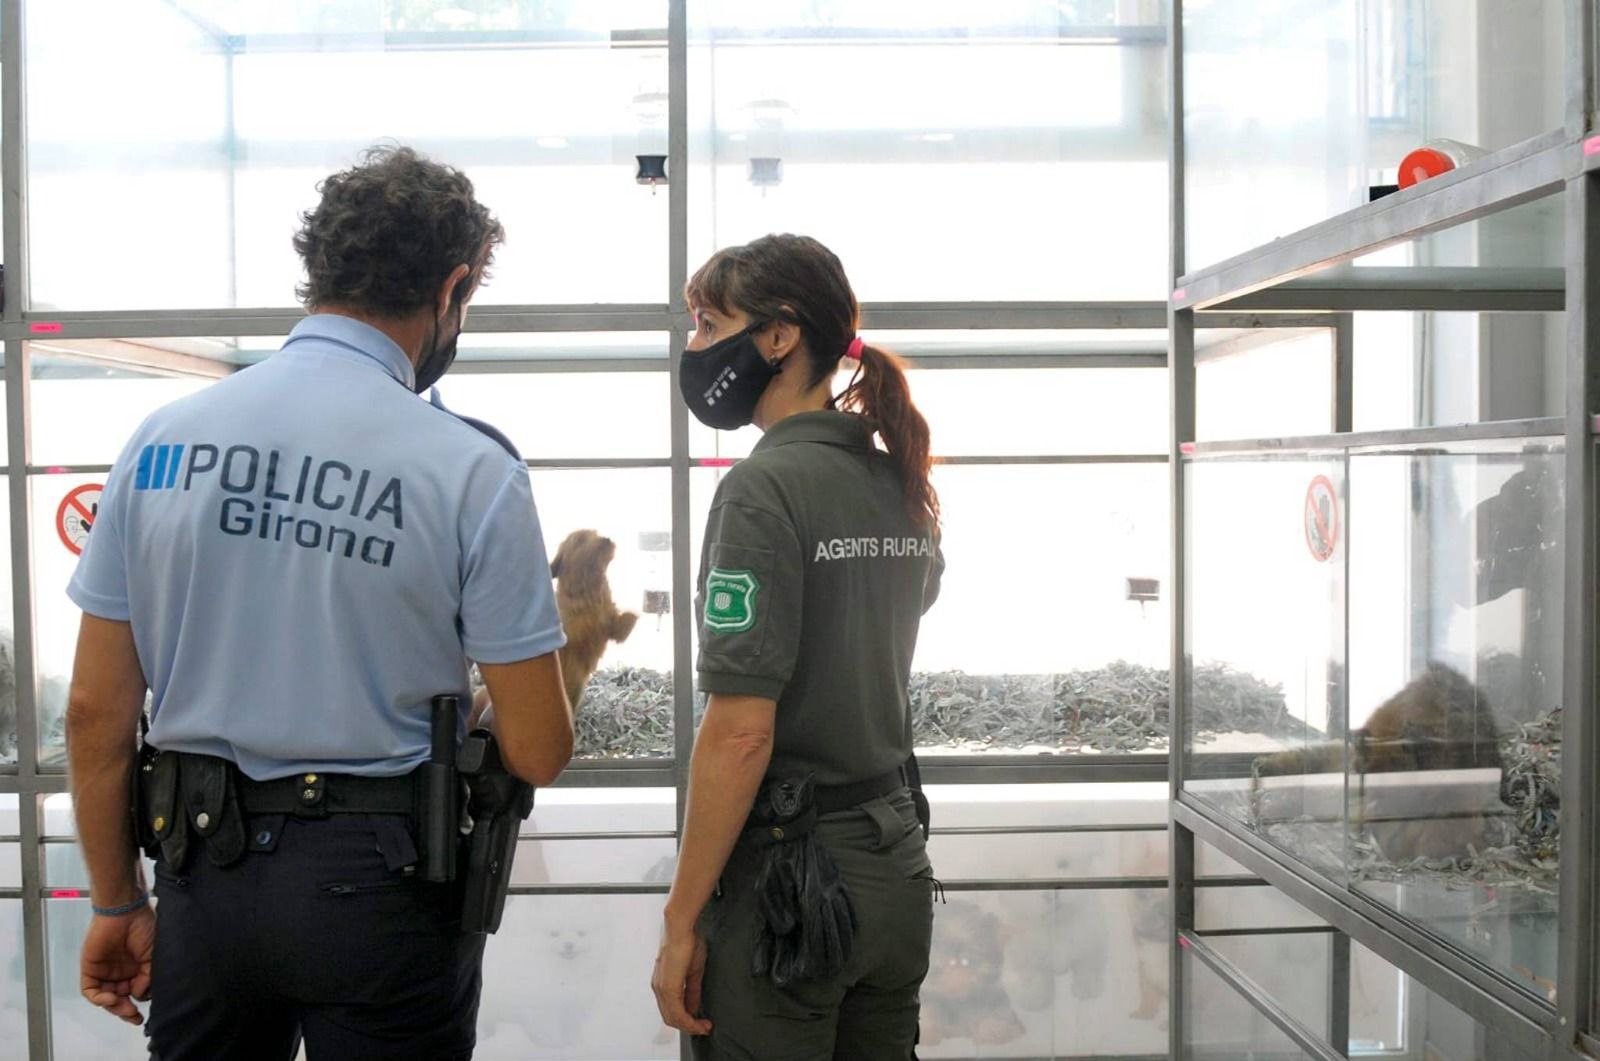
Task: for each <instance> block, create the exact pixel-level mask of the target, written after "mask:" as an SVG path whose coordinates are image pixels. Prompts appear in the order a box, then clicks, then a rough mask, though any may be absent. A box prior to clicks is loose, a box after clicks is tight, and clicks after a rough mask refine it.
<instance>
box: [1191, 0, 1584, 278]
mask: <svg viewBox="0 0 1600 1061" xmlns="http://www.w3.org/2000/svg"><path fill="white" fill-rule="evenodd" d="M1258 7H1259V5H1256V4H1254V3H1251V2H1250V0H1214V2H1211V3H1205V4H1197V5H1192V6H1191V7H1188V8H1185V9H1184V56H1183V59H1184V105H1185V108H1184V152H1185V177H1186V186H1187V195H1188V210H1187V217H1188V248H1189V251H1188V253H1189V267H1190V268H1191V269H1197V268H1199V267H1202V266H1205V265H1209V264H1212V263H1214V262H1217V261H1220V260H1222V259H1224V258H1227V257H1229V256H1231V255H1234V254H1237V253H1240V252H1241V251H1244V250H1246V249H1248V248H1250V247H1255V246H1260V245H1262V244H1265V243H1268V242H1270V241H1271V240H1272V239H1273V238H1275V237H1277V236H1281V235H1283V234H1285V233H1288V232H1292V231H1294V230H1296V229H1300V228H1304V227H1305V226H1307V225H1311V224H1314V223H1316V222H1318V221H1321V220H1322V219H1324V218H1326V217H1330V216H1332V215H1334V214H1337V213H1340V212H1342V211H1345V210H1348V209H1350V208H1351V207H1353V206H1357V205H1360V204H1361V203H1363V202H1365V201H1367V198H1368V188H1369V186H1371V185H1378V184H1389V183H1393V182H1394V181H1395V180H1396V175H1397V172H1398V169H1399V165H1400V162H1401V159H1403V158H1404V157H1405V155H1406V154H1407V153H1408V152H1410V151H1411V150H1412V149H1414V148H1417V147H1421V146H1422V145H1423V144H1424V142H1426V141H1428V140H1429V139H1431V138H1436V137H1447V138H1450V139H1453V140H1457V141H1460V142H1463V143H1465V144H1468V145H1472V146H1474V147H1477V148H1482V149H1487V150H1496V149H1499V148H1504V147H1507V146H1509V145H1512V144H1516V143H1519V142H1521V141H1524V140H1527V139H1529V138H1531V137H1535V136H1538V135H1540V134H1542V133H1545V132H1548V131H1550V130H1554V129H1559V128H1561V126H1562V122H1563V115H1564V107H1565V80H1564V76H1563V74H1564V71H1565V69H1566V63H1565V56H1564V41H1565V24H1564V20H1563V5H1562V4H1561V3H1560V2H1559V0H1530V2H1529V3H1524V4H1503V3H1487V4H1475V5H1471V6H1470V7H1468V8H1463V7H1462V6H1461V5H1460V4H1458V3H1455V2H1454V0H1303V2H1301V3H1297V4H1294V5H1292V6H1291V7H1289V8H1288V9H1286V10H1284V11H1283V12H1281V13H1280V17H1276V18H1272V19H1261V18H1260V17H1258V16H1259V10H1258ZM1484 41H1493V42H1494V47H1493V48H1485V47H1483V46H1482V43H1481V42H1484ZM1264 84H1270V85H1271V86H1272V91H1270V92H1263V91H1261V86H1262V85H1264Z"/></svg>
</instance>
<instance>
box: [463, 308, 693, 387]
mask: <svg viewBox="0 0 1600 1061" xmlns="http://www.w3.org/2000/svg"><path fill="white" fill-rule="evenodd" d="M474 304H476V303H474ZM473 325H474V321H473V318H472V315H471V314H470V313H469V314H468V315H467V330H466V332H464V333H463V334H462V336H461V342H460V353H459V356H458V357H457V359H456V364H457V366H462V365H468V364H471V365H478V364H483V363H498V362H502V361H521V360H526V359H528V358H539V359H541V360H544V359H561V360H572V361H577V362H584V361H597V360H601V359H616V358H627V359H638V358H649V359H658V360H660V361H663V362H665V361H666V359H667V353H668V351H667V338H666V336H665V335H662V334H659V333H657V332H479V331H473ZM582 367H584V366H583V365H582V364H577V365H574V366H573V370H574V371H576V370H578V369H580V368H582ZM663 367H665V366H663ZM460 375H462V373H461V372H460V369H459V367H458V368H457V369H456V370H455V371H453V372H452V373H451V375H450V376H448V377H446V381H447V382H449V381H451V380H455V379H457V378H458V377H459V376H460Z"/></svg>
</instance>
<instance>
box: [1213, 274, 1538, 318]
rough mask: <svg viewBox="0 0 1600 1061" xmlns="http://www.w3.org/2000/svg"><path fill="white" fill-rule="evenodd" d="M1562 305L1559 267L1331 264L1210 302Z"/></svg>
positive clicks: (1313, 307) (1469, 307)
mask: <svg viewBox="0 0 1600 1061" xmlns="http://www.w3.org/2000/svg"><path fill="white" fill-rule="evenodd" d="M1565 306H1566V284H1565V273H1564V271H1563V270H1562V269H1561V268H1559V267H1548V268H1545V267H1530V268H1515V269H1513V268H1480V267H1477V266H1383V267H1377V266H1373V267H1367V266H1362V267H1360V268H1354V267H1351V268H1345V267H1334V268H1329V269H1326V270H1322V271H1319V272H1316V273H1313V274H1311V275H1309V276H1301V277H1298V278H1296V279H1293V280H1285V281H1283V282H1282V283H1279V284H1276V285H1275V286H1272V287H1264V288H1260V289H1258V290H1256V291H1252V292H1251V293H1249V294H1246V295H1240V296H1238V297H1237V298H1231V299H1228V300H1226V301H1224V302H1219V303H1217V305H1216V308H1217V309H1226V310H1235V311H1238V310H1253V311H1255V312H1258V313H1279V312H1286V313H1309V312H1317V311H1326V312H1334V311H1343V312H1355V311H1361V310H1368V311H1381V312H1392V311H1414V312H1421V311H1436V312H1457V313H1462V312H1465V313H1559V312H1560V311H1561V310H1562V309H1564V308H1565Z"/></svg>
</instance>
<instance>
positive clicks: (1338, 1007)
mask: <svg viewBox="0 0 1600 1061" xmlns="http://www.w3.org/2000/svg"><path fill="white" fill-rule="evenodd" d="M1328 1045H1329V1046H1331V1047H1333V1048H1334V1049H1335V1050H1336V1051H1338V1052H1339V1053H1340V1054H1341V1055H1342V1056H1345V1057H1349V1056H1350V937H1349V936H1347V935H1345V934H1344V933H1343V932H1340V931H1338V930H1337V929H1335V930H1334V932H1333V934H1332V935H1331V936H1329V937H1328Z"/></svg>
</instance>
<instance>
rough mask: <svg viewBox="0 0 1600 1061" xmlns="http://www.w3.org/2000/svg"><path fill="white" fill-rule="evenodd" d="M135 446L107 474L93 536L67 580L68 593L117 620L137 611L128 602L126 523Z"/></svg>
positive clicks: (84, 606)
mask: <svg viewBox="0 0 1600 1061" xmlns="http://www.w3.org/2000/svg"><path fill="white" fill-rule="evenodd" d="M132 449H133V446H132V444H131V443H130V445H129V447H128V448H127V449H126V450H124V451H123V454H122V456H121V457H120V458H118V460H117V463H116V464H115V465H113V466H112V469H111V474H110V475H109V476H107V477H106V486H105V489H104V490H102V491H101V492H100V504H99V506H98V507H97V508H96V509H95V511H94V518H93V520H92V522H91V523H90V524H89V540H88V541H87V542H85V543H84V546H83V555H82V556H81V557H79V558H78V567H77V570H76V571H74V572H73V573H72V580H71V581H70V582H68V583H67V596H68V597H69V598H70V599H71V600H72V603H74V604H76V605H77V606H78V607H79V608H81V609H83V610H84V611H85V612H88V613H89V614H90V615H93V616H97V617H99V618H101V619H111V620H114V621H116V622H123V623H125V622H129V621H130V620H131V619H132V618H133V611H132V608H131V606H130V605H129V603H128V564H127V553H126V541H127V538H126V527H125V526H124V523H125V521H126V519H127V503H126V499H127V496H128V474H127V469H128V467H129V465H130V463H131V462H130V461H129V460H128V454H129V453H130V452H131V451H132Z"/></svg>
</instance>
